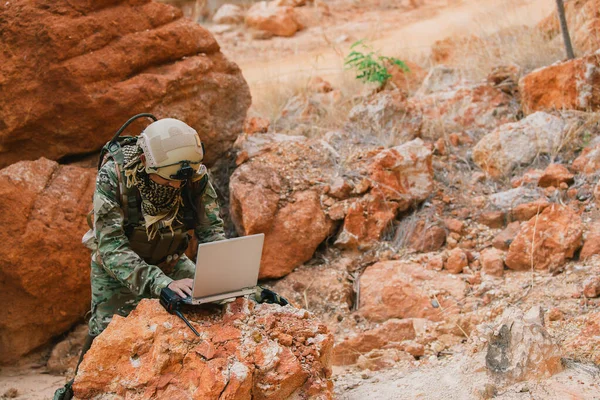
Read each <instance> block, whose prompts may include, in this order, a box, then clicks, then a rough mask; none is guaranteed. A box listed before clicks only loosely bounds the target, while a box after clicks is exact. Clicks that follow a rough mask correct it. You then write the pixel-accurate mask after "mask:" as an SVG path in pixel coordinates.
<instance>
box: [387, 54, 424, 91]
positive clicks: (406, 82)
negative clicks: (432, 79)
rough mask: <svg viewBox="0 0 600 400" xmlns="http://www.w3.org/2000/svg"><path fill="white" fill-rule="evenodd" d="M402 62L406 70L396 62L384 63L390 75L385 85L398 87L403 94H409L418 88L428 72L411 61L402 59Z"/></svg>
mask: <svg viewBox="0 0 600 400" xmlns="http://www.w3.org/2000/svg"><path fill="white" fill-rule="evenodd" d="M404 64H405V65H406V67H407V68H408V70H405V69H403V68H401V67H400V66H398V65H396V64H389V65H386V68H387V70H388V73H389V74H390V75H391V77H390V78H389V79H388V80H387V82H386V83H385V85H386V87H392V88H394V89H399V90H400V91H402V92H403V93H405V94H410V93H412V92H414V91H415V90H416V89H417V88H419V86H420V85H421V84H422V83H423V80H424V79H425V77H426V76H427V74H428V73H427V71H425V70H424V69H423V68H421V67H420V66H419V65H417V64H415V63H413V62H410V61H404Z"/></svg>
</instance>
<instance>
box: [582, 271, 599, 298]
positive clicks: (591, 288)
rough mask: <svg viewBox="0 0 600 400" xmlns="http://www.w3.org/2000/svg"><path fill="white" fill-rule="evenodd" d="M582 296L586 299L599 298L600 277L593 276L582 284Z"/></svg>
mask: <svg viewBox="0 0 600 400" xmlns="http://www.w3.org/2000/svg"><path fill="white" fill-rule="evenodd" d="M583 295H584V296H585V297H587V298H588V299H591V298H594V297H598V296H600V277H598V276H594V277H591V278H588V279H587V280H586V281H585V282H584V284H583Z"/></svg>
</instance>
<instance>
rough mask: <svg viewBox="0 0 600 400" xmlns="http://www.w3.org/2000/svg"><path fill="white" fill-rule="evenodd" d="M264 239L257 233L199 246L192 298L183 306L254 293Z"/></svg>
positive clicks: (262, 235) (261, 234)
mask: <svg viewBox="0 0 600 400" xmlns="http://www.w3.org/2000/svg"><path fill="white" fill-rule="evenodd" d="M264 240H265V235H264V234H263V233H259V234H256V235H249V236H243V237H239V238H233V239H227V240H220V241H218V242H211V243H202V244H200V245H198V255H197V257H196V274H195V275H194V286H193V288H192V296H191V297H188V298H186V299H184V303H186V304H195V305H197V304H204V303H211V302H216V301H221V300H226V299H230V298H234V297H239V296H245V295H248V294H252V293H254V292H255V290H256V284H257V282H258V271H259V269H260V259H261V256H262V249H263V243H264Z"/></svg>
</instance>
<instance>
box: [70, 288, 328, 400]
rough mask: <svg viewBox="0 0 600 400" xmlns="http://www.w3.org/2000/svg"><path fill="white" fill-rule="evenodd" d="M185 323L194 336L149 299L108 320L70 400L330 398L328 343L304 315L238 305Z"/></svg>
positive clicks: (319, 328) (325, 332)
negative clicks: (112, 399) (99, 399)
mask: <svg viewBox="0 0 600 400" xmlns="http://www.w3.org/2000/svg"><path fill="white" fill-rule="evenodd" d="M187 316H188V318H189V319H190V320H191V323H192V324H193V325H194V327H195V329H196V330H198V331H199V332H200V337H198V336H195V335H194V334H193V333H192V332H191V330H190V329H189V328H188V327H187V326H186V325H185V324H184V322H183V321H182V320H181V319H179V318H178V317H177V316H175V315H171V314H168V313H167V312H166V311H165V310H164V308H163V307H162V306H161V305H160V304H159V302H158V301H157V300H142V301H141V302H140V304H139V305H138V307H137V308H136V309H135V310H134V311H133V312H132V313H131V314H130V315H129V316H128V317H127V318H122V317H119V316H115V317H114V318H113V320H112V322H111V323H110V325H109V326H108V328H107V329H106V330H105V331H104V332H103V333H102V334H101V335H100V336H98V337H97V338H96V339H95V340H94V343H93V345H92V348H91V349H90V350H89V352H88V353H87V354H86V356H85V359H84V361H83V363H82V364H81V366H80V368H79V371H78V373H77V376H76V378H75V384H74V385H73V390H74V393H75V397H76V398H78V399H92V398H97V397H98V396H105V397H106V396H108V397H115V396H117V397H126V398H129V399H147V398H228V399H250V398H258V399H287V398H293V396H300V397H315V398H324V399H330V398H331V397H332V389H333V385H332V383H331V381H330V380H329V377H330V375H331V368H330V365H331V364H330V363H331V354H332V347H333V336H332V335H331V334H330V333H329V332H328V330H327V328H326V327H325V325H323V324H320V323H319V322H318V321H317V320H316V319H315V318H314V317H313V316H312V315H311V314H309V313H308V311H305V310H295V309H293V308H290V307H280V306H277V305H268V304H260V305H257V304H255V303H253V302H251V301H249V300H246V299H243V298H238V299H237V300H236V301H235V302H233V303H229V304H228V305H226V306H225V310H224V312H222V313H221V312H220V310H219V312H215V311H212V312H211V311H210V310H205V311H200V312H197V313H193V314H188V315H187ZM285 338H291V340H286V339H285Z"/></svg>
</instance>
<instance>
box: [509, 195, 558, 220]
mask: <svg viewBox="0 0 600 400" xmlns="http://www.w3.org/2000/svg"><path fill="white" fill-rule="evenodd" d="M548 207H550V202H549V201H548V200H546V199H544V198H542V199H539V200H536V201H532V202H531V203H524V204H519V205H518V206H516V207H515V208H514V209H513V210H512V211H511V212H510V216H511V218H512V219H513V220H517V221H528V220H530V219H531V218H532V217H534V216H536V215H538V214H540V213H541V212H543V211H544V210H545V209H546V208H548Z"/></svg>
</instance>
